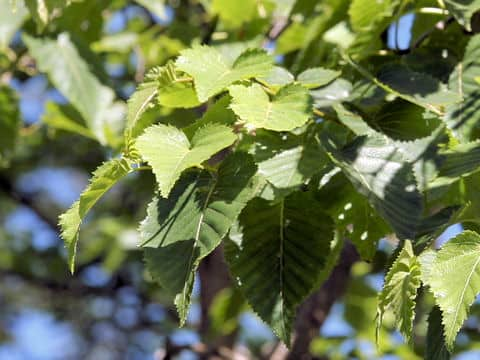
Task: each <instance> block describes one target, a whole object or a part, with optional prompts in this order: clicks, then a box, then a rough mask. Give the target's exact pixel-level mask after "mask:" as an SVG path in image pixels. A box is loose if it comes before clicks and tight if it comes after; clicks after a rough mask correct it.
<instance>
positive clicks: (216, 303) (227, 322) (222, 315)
mask: <svg viewBox="0 0 480 360" xmlns="http://www.w3.org/2000/svg"><path fill="white" fill-rule="evenodd" d="M247 310H248V308H247V305H246V302H245V299H244V298H243V296H242V294H241V292H240V291H239V290H238V289H237V288H226V289H223V290H221V291H220V292H219V293H218V294H217V295H215V298H214V299H213V301H212V305H210V309H209V319H210V324H211V328H212V330H213V331H214V334H215V335H217V336H218V335H228V334H232V333H233V332H234V331H235V330H237V329H238V326H239V321H238V320H239V317H240V315H241V314H242V313H243V312H245V311H247Z"/></svg>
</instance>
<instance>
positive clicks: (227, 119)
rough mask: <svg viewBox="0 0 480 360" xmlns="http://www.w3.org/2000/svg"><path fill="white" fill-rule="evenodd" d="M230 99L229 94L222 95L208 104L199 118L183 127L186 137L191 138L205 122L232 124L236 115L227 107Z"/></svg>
mask: <svg viewBox="0 0 480 360" xmlns="http://www.w3.org/2000/svg"><path fill="white" fill-rule="evenodd" d="M230 101H231V97H230V96H229V95H225V96H223V97H222V98H221V99H220V100H218V101H217V102H215V103H214V104H212V105H210V106H209V107H208V109H207V111H205V113H204V114H203V116H202V117H201V118H200V119H198V120H197V121H195V122H194V123H193V124H191V125H189V126H187V127H185V128H183V132H184V133H185V134H186V135H187V137H188V138H191V137H193V135H194V134H195V132H196V131H197V130H198V129H200V128H202V127H204V126H205V125H207V124H223V125H227V126H231V125H233V124H234V123H235V121H236V120H237V117H236V116H235V113H234V112H233V111H232V110H231V109H230V107H229V105H230Z"/></svg>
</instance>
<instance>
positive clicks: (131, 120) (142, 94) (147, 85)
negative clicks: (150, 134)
mask: <svg viewBox="0 0 480 360" xmlns="http://www.w3.org/2000/svg"><path fill="white" fill-rule="evenodd" d="M158 88H159V83H158V81H157V80H156V79H149V78H147V80H146V81H145V82H143V83H141V84H140V85H139V86H138V87H137V90H136V91H135V92H134V93H133V94H132V96H131V97H130V98H129V99H128V113H127V125H126V127H125V137H126V139H127V141H126V142H128V140H130V139H134V138H136V137H137V136H138V135H140V134H141V133H142V132H143V130H144V127H143V126H144V125H142V124H141V122H140V119H141V117H142V115H143V114H144V113H145V111H147V109H148V108H149V107H151V106H153V103H154V100H155V98H156V96H157V95H158Z"/></svg>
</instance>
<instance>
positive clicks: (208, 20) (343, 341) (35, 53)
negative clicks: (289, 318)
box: [0, 0, 480, 360]
mask: <svg viewBox="0 0 480 360" xmlns="http://www.w3.org/2000/svg"><path fill="white" fill-rule="evenodd" d="M421 2H422V3H424V4H425V6H428V5H430V2H429V1H421ZM432 3H433V5H435V4H436V2H435V1H433V2H432ZM349 4H350V1H345V0H325V1H314V0H298V1H294V0H242V1H234V0H170V1H165V2H164V1H161V0H138V1H126V0H83V1H82V0H43V1H31V0H30V1H29V0H0V123H1V127H0V128H1V129H2V130H1V132H0V147H1V148H0V163H1V168H0V224H1V225H0V359H8V360H10V359H31V360H43V359H45V360H50V359H102V360H103V359H152V358H156V359H163V358H178V359H196V358H199V357H200V356H201V355H199V354H202V353H204V352H205V349H206V348H208V347H209V346H210V345H211V344H215V343H216V342H217V341H219V339H225V338H228V342H229V343H230V344H231V345H232V346H231V348H232V349H235V351H234V353H228V352H227V353H223V354H222V353H220V354H216V355H215V356H217V357H222V356H223V358H232V357H233V356H236V358H239V359H241V358H245V359H248V358H259V359H266V358H275V356H277V351H278V341H277V340H276V339H275V337H274V336H273V335H272V333H271V332H270V330H269V329H268V328H267V327H266V326H265V325H264V324H262V323H261V322H260V321H259V320H258V318H257V317H256V316H255V315H254V314H252V313H251V312H250V311H249V309H248V307H247V306H246V305H245V303H244V301H243V299H242V298H241V297H240V295H239V294H238V292H237V291H236V290H234V289H232V288H230V287H229V286H228V285H225V284H222V285H221V286H220V287H221V288H223V289H222V290H221V291H219V292H216V293H215V294H214V295H215V296H213V298H212V299H211V301H209V302H208V306H209V309H205V308H204V307H205V305H204V304H202V301H201V299H200V289H201V287H202V284H201V282H200V281H199V280H198V279H197V282H196V286H195V291H194V295H195V296H194V304H193V306H192V309H191V312H190V314H189V318H188V322H187V325H186V326H185V327H184V328H182V329H179V328H178V327H177V326H178V325H177V324H178V319H177V315H176V313H175V311H174V310H173V309H172V304H171V301H170V299H167V298H165V296H164V295H163V294H162V289H161V288H159V287H158V285H156V284H154V283H152V281H151V279H150V277H149V275H148V274H147V273H146V272H145V271H144V266H143V262H142V257H141V254H140V252H139V251H138V250H137V245H138V235H137V232H136V228H137V225H138V222H139V221H140V220H141V219H143V218H144V216H145V205H146V204H147V203H148V201H149V200H150V197H151V194H152V192H153V189H154V180H153V178H152V176H151V175H150V174H147V173H145V172H141V173H135V174H132V175H130V176H129V177H127V178H126V180H124V181H123V182H122V183H121V184H120V185H119V186H117V187H115V188H114V189H113V190H112V191H111V192H110V193H109V194H108V195H107V196H106V197H105V199H103V200H102V201H101V202H100V203H99V204H98V205H97V206H96V207H95V209H94V210H93V211H92V214H91V215H90V216H89V217H88V219H87V221H86V222H85V224H84V226H83V228H82V231H83V235H82V244H81V246H80V248H79V254H78V260H77V263H78V271H77V272H76V274H75V276H71V275H70V274H69V272H68V268H67V265H66V251H65V248H64V246H63V244H62V243H61V241H60V239H59V235H58V227H57V217H58V215H59V214H60V213H62V212H63V211H65V210H66V209H67V208H68V207H69V206H70V205H71V203H72V202H73V201H74V200H75V199H76V198H77V197H78V195H79V193H80V191H81V190H82V189H83V188H84V187H85V185H86V184H87V181H88V176H89V174H90V173H91V171H92V170H93V169H95V168H96V167H97V166H98V164H100V163H101V162H103V161H104V160H105V159H108V158H109V157H111V156H112V155H115V154H117V153H118V151H119V150H120V147H121V145H122V141H123V138H122V131H123V127H124V121H125V113H126V100H127V99H128V97H129V96H130V94H131V93H132V92H133V91H134V90H135V88H136V84H137V83H138V82H140V81H141V80H142V79H143V77H144V75H145V73H146V71H148V69H150V68H151V67H153V66H156V65H163V64H165V63H166V62H167V61H168V60H170V59H172V58H175V57H176V56H177V55H178V53H179V51H180V50H182V49H184V48H186V47H189V46H190V45H191V44H194V43H209V44H211V45H213V46H216V47H217V49H219V50H220V52H221V53H222V54H223V55H225V56H227V57H228V58H234V57H236V56H237V55H238V54H239V53H240V52H241V51H242V50H243V49H244V48H245V47H263V48H266V49H267V50H268V51H270V52H271V53H273V54H274V55H275V56H276V61H277V62H278V63H279V64H282V65H283V66H285V67H286V68H288V69H289V70H290V71H291V72H292V73H294V74H295V73H299V72H300V71H301V70H303V69H305V68H307V67H312V66H318V65H322V66H327V67H329V66H333V67H334V66H335V64H336V63H337V62H338V61H339V55H338V53H337V52H335V51H334V49H335V48H336V46H337V44H344V45H346V44H347V43H348V42H349V41H351V40H352V39H351V36H352V35H351V32H350V30H349V29H348V28H347V25H346V22H345V20H346V19H347V18H348V15H347V10H348V6H349ZM440 18H441V15H438V16H432V15H429V16H426V17H424V16H423V15H416V16H414V15H412V14H404V16H402V17H397V18H395V19H394V20H395V21H393V22H392V21H390V22H388V23H386V24H384V25H382V26H380V27H378V26H377V27H376V29H377V28H379V29H380V32H379V35H381V36H379V37H378V40H379V41H380V39H381V40H382V41H383V44H380V47H386V48H389V49H393V50H394V51H402V50H403V49H406V48H408V47H409V46H410V43H411V42H413V41H414V40H415V39H418V36H419V35H420V34H422V33H423V32H424V31H425V29H429V28H431V27H432V26H433V25H434V24H435V23H436V22H437V21H438V20H439V19H440ZM360 24H361V22H360ZM355 30H358V29H355ZM363 30H365V31H369V30H368V29H367V28H365V29H363ZM375 31H377V30H375ZM455 31H457V32H458V31H461V30H460V27H459V26H452V28H451V30H449V34H450V33H451V34H453V35H452V38H453V39H456V37H455V36H454V34H455ZM433 40H434V39H433ZM443 40H445V39H443ZM355 41H357V45H358V46H366V45H365V43H362V42H361V39H360V40H359V39H358V38H357V39H356V40H355ZM369 46H376V45H375V44H369ZM455 46H456V47H457V48H458V47H461V46H463V45H462V44H456V45H455ZM412 56H413V55H412ZM415 56H422V53H421V52H417V53H416V54H415ZM448 60H449V59H445V61H443V62H442V64H441V65H443V66H445V67H449V66H450V64H449V62H448ZM77 69H82V70H83V72H82V73H80V74H75V71H77ZM422 70H425V69H422ZM430 70H431V71H433V72H435V71H439V72H440V73H441V68H440V69H439V68H438V67H436V66H435V67H431V68H430ZM65 74H66V75H65ZM75 76H80V77H81V78H80V80H79V81H80V83H85V82H87V83H88V84H90V85H91V86H90V87H89V88H88V89H80V90H78V89H75ZM65 78H73V82H72V83H73V85H72V83H68V81H67V82H66V81H65ZM77 80H78V79H77ZM330 86H333V90H332V88H331V89H330V93H329V94H330V97H325V98H322V94H320V93H319V94H318V96H317V101H322V99H323V101H331V99H332V96H337V98H341V97H342V96H343V95H342V94H344V92H345V91H347V92H348V91H350V88H349V86H350V85H349V84H345V83H342V82H336V83H334V84H332V85H330ZM87 90H88V91H87ZM89 91H92V92H91V93H89ZM332 94H333V95H332ZM100 100H101V101H100ZM365 106H368V104H365ZM200 110H201V109H200ZM98 114H101V115H102V116H100V117H99V115H98ZM147 116H152V117H155V118H157V119H158V121H161V122H164V123H170V122H172V123H176V124H189V123H191V122H193V121H194V120H195V119H197V118H198V117H199V116H200V113H199V109H198V108H196V109H188V110H187V109H168V108H161V109H160V110H155V111H150V112H148V113H147ZM86 124H88V125H92V124H93V125H94V126H86ZM92 128H93V129H94V131H92V130H91V129H92ZM458 232H459V229H457V228H451V229H449V230H448V232H447V233H446V234H444V235H443V237H442V238H441V239H440V242H441V241H442V239H443V240H445V239H447V238H449V237H450V236H452V235H453V234H455V233H458ZM394 245H395V244H392V243H391V242H390V241H389V240H388V239H383V240H381V242H380V251H379V252H378V253H377V255H376V256H375V258H374V260H373V261H372V262H371V263H366V262H357V263H356V264H355V266H354V267H353V269H352V275H351V278H350V280H349V282H348V285H347V291H346V293H345V295H344V296H343V298H341V299H340V300H339V301H337V302H336V303H335V304H334V305H333V307H332V309H331V312H330V314H329V315H328V317H327V319H326V321H325V322H324V324H323V326H322V328H321V329H319V331H318V335H317V336H316V338H315V340H314V341H313V343H312V345H311V351H312V353H313V354H314V355H315V356H317V357H318V358H325V359H326V358H329V359H375V358H379V359H416V358H421V357H422V355H421V354H422V353H423V346H424V342H423V341H422V339H424V337H425V333H426V326H425V327H418V328H417V331H418V332H419V333H418V334H417V337H416V338H415V339H416V342H415V344H414V346H413V348H411V347H409V346H407V345H405V344H404V342H403V339H402V338H401V335H399V333H398V332H396V331H394V330H393V329H394V324H393V320H392V319H391V318H388V316H387V317H386V319H385V322H384V324H385V326H384V328H383V329H382V333H381V336H380V339H381V341H380V344H379V346H378V348H376V347H375V329H374V327H375V318H374V317H375V312H376V293H377V291H378V290H379V289H380V288H381V285H382V282H383V273H382V270H381V269H383V268H384V266H385V264H386V261H387V259H388V256H389V255H390V254H391V252H392V251H393V248H394ZM227 284H228V283H227ZM425 296H427V295H425ZM427 303H428V299H427ZM206 310H209V311H208V312H206ZM418 313H419V317H420V318H422V319H423V318H424V317H426V316H427V314H426V313H424V312H422V311H421V309H419V310H418ZM472 314H473V315H472V316H471V317H470V319H469V320H468V323H467V326H466V329H465V331H463V332H462V334H461V335H460V338H459V340H458V346H457V355H456V358H457V359H467V358H478V357H480V349H479V348H480V346H479V344H480V342H479V340H480V339H479V332H478V321H477V320H478V316H480V306H478V305H475V306H474V309H473V311H472ZM206 324H208V325H206ZM225 351H227V350H226V349H225ZM205 356H207V355H204V357H205ZM208 356H213V355H211V354H210V355H208Z"/></svg>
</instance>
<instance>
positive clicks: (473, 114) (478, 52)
mask: <svg viewBox="0 0 480 360" xmlns="http://www.w3.org/2000/svg"><path fill="white" fill-rule="evenodd" d="M479 59H480V35H478V34H477V35H474V36H473V37H472V38H471V39H470V41H469V42H468V45H467V48H466V49H465V55H464V57H463V61H462V62H461V63H460V64H458V66H457V67H456V69H455V71H454V72H452V74H451V76H450V80H449V85H450V88H451V89H452V90H454V91H456V92H458V93H459V94H461V95H462V97H463V101H462V102H460V103H458V104H453V105H452V106H450V107H449V108H448V111H447V114H446V116H445V118H446V123H447V124H448V127H449V128H450V129H452V131H453V133H454V134H455V136H456V137H457V138H458V139H459V140H462V141H469V140H473V138H478V134H479V131H480V127H479V122H480V116H479V112H478V111H477V109H478V108H479V107H480V87H479V84H478V82H477V81H476V80H475V79H477V78H478V77H479V76H480V60H479Z"/></svg>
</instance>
